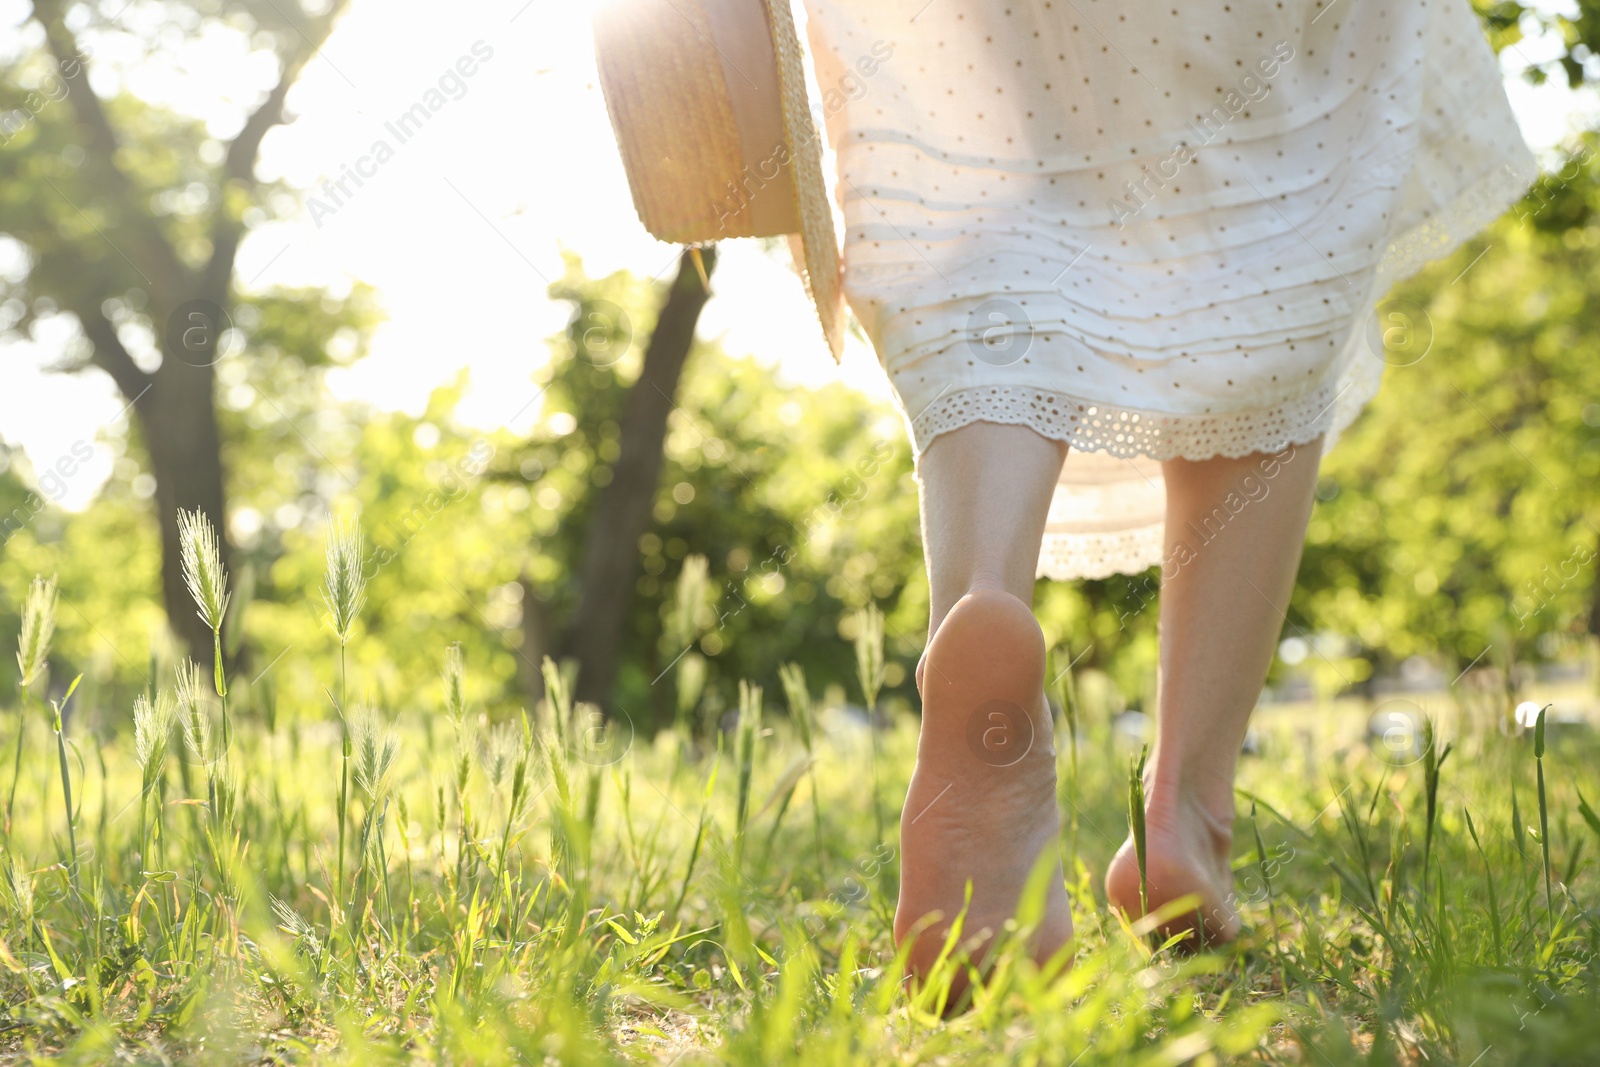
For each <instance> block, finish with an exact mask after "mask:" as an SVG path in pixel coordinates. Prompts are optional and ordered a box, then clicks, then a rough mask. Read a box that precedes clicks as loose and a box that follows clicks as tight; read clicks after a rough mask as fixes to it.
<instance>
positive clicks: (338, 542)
mask: <svg viewBox="0 0 1600 1067" xmlns="http://www.w3.org/2000/svg"><path fill="white" fill-rule="evenodd" d="M364 554H365V552H364V549H363V547H362V542H361V526H360V524H359V523H356V522H353V521H347V520H345V519H343V518H341V519H339V520H337V521H336V522H335V523H334V524H333V527H332V528H331V529H330V530H329V531H328V567H327V574H326V576H325V577H324V579H323V585H322V599H323V600H324V601H326V602H327V605H328V614H329V620H330V622H331V623H332V624H333V632H334V634H335V635H336V636H337V637H338V638H339V643H340V644H341V645H343V644H348V643H349V641H350V634H351V632H352V631H353V630H354V629H355V624H356V617H357V616H358V615H360V614H361V607H362V605H363V604H365V603H366V600H367V579H366V575H365V574H363V573H362V569H361V561H362V557H363V556H364Z"/></svg>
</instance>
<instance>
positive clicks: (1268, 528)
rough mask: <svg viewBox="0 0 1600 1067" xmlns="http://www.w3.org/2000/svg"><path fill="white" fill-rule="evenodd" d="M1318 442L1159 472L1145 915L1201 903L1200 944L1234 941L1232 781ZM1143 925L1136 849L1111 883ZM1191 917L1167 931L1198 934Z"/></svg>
mask: <svg viewBox="0 0 1600 1067" xmlns="http://www.w3.org/2000/svg"><path fill="white" fill-rule="evenodd" d="M1321 452H1322V441H1321V439H1320V438H1319V439H1317V440H1316V441H1314V442H1312V443H1310V444H1305V445H1296V446H1293V447H1292V448H1291V449H1289V450H1286V451H1285V452H1282V453H1279V454H1277V455H1275V456H1269V455H1264V454H1257V455H1253V456H1246V457H1244V458H1242V459H1227V458H1218V459H1210V460H1205V461H1202V462H1189V461H1185V460H1175V461H1172V462H1169V463H1165V464H1163V465H1162V473H1163V475H1164V477H1165V478H1166V484H1167V515H1166V552H1165V554H1164V557H1163V559H1164V561H1165V562H1164V563H1163V566H1162V575H1161V668H1160V679H1159V685H1158V693H1159V698H1158V699H1159V709H1158V718H1157V733H1156V744H1155V748H1154V750H1153V752H1152V753H1151V759H1150V763H1149V765H1148V767H1147V769H1146V773H1145V791H1146V805H1145V807H1146V816H1145V822H1146V840H1147V844H1146V867H1147V875H1148V883H1149V902H1150V908H1151V910H1155V909H1156V908H1158V907H1160V906H1161V905H1163V904H1166V903H1168V902H1170V901H1173V900H1177V899H1178V898H1180V897H1183V896H1187V895H1189V894H1195V895H1197V896H1198V897H1199V899H1200V907H1199V909H1198V918H1199V919H1200V920H1202V923H1203V936H1204V938H1205V939H1206V940H1208V941H1212V942H1219V941H1226V940H1228V939H1230V938H1232V937H1233V936H1234V935H1235V934H1237V933H1238V929H1239V916H1238V912H1237V911H1236V910H1235V908H1234V904H1233V899H1232V897H1233V879H1232V874H1231V871H1230V868H1229V858H1230V849H1231V845H1232V839H1233V814H1234V809H1233V776H1234V769H1235V765H1236V763H1237V762H1238V757H1239V747H1240V745H1241V744H1242V743H1243V741H1244V735H1245V728H1246V726H1247V725H1248V723H1249V720H1250V712H1251V710H1252V709H1253V708H1254V707H1255V704H1256V699H1257V698H1258V697H1259V696H1260V693H1261V686H1262V684H1263V683H1264V682H1265V681H1266V677H1267V668H1268V667H1269V666H1270V665H1271V663H1272V655H1273V650H1274V648H1275V647H1276V645H1277V641H1278V636H1279V633H1280V631H1281V630H1282V627H1283V623H1284V618H1285V612H1286V611H1287V610H1288V606H1289V596H1290V594H1291V593H1292V592H1293V590H1294V579H1295V572H1296V571H1297V570H1298V569H1299V566H1300V550H1301V548H1302V546H1303V545H1304V542H1305V531H1306V521H1307V519H1308V518H1309V517H1310V514H1311V499H1312V493H1313V490H1314V489H1315V487H1316V480H1317V462H1318V459H1319V457H1320V456H1321ZM1106 893H1107V896H1109V897H1110V899H1111V902H1112V903H1113V904H1115V905H1117V906H1119V907H1121V908H1122V909H1123V910H1125V911H1127V912H1128V913H1129V914H1130V915H1135V916H1137V915H1139V914H1140V901H1139V869H1138V860H1137V858H1136V856H1135V854H1134V850H1133V842H1132V840H1131V839H1130V840H1129V841H1128V842H1126V843H1125V844H1124V845H1123V846H1122V849H1121V851H1119V852H1118V853H1117V855H1116V858H1115V859H1113V860H1112V861H1111V868H1110V870H1109V872H1108V873H1107V875H1106ZM1196 917H1197V916H1195V915H1193V914H1191V915H1189V916H1188V917H1187V919H1180V920H1177V921H1174V922H1172V923H1170V924H1168V930H1169V931H1176V930H1178V929H1193V928H1194V927H1195V926H1196V922H1195V919H1196Z"/></svg>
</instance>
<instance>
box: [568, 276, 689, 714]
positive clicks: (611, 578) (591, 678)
mask: <svg viewBox="0 0 1600 1067" xmlns="http://www.w3.org/2000/svg"><path fill="white" fill-rule="evenodd" d="M701 257H702V262H703V263H704V264H705V269H706V275H707V277H708V278H709V276H710V273H711V271H712V269H713V268H714V266H715V265H716V253H715V249H713V248H706V249H702V250H701ZM710 295H711V294H710V293H709V292H708V291H707V289H706V287H705V284H704V283H703V282H702V281H701V279H700V272H699V270H698V269H696V267H695V264H694V261H693V259H692V258H691V255H690V253H689V252H688V251H685V252H684V253H683V255H682V256H680V257H679V259H678V275H677V277H676V278H674V279H673V281H672V286H671V288H669V289H668V290H667V296H666V299H665V300H664V301H663V302H662V305H661V314H660V316H659V317H658V318H657V320H656V328H655V333H653V334H652V335H651V336H650V343H649V344H648V345H647V346H646V347H645V352H644V366H643V367H642V368H641V369H640V371H639V379H638V381H636V382H634V384H633V386H632V387H631V388H630V389H629V390H628V398H627V400H626V401H625V403H624V405H623V413H622V420H621V421H622V428H621V437H620V439H619V440H618V454H617V461H616V462H615V463H614V464H612V466H611V482H610V484H608V485H607V486H606V487H605V488H604V489H603V490H602V491H601V494H600V499H599V501H598V503H597V504H596V506H595V510H594V517H593V518H592V519H591V520H590V523H589V528H588V537H587V544H586V547H585V549H584V554H583V560H582V563H581V564H580V566H579V570H578V609H577V612H576V614H575V615H574V616H573V619H572V625H571V628H570V629H569V630H568V632H567V640H566V642H565V649H564V652H565V654H566V655H569V656H573V657H575V658H576V659H577V660H578V663H579V672H578V683H577V686H576V690H575V695H576V697H577V699H579V700H586V701H590V702H592V703H594V704H597V705H599V706H600V707H601V708H602V709H603V710H605V711H606V712H607V713H608V714H609V712H610V710H611V709H610V708H609V707H608V704H609V702H610V699H611V693H612V690H613V688H614V687H615V685H616V674H617V664H618V660H619V659H620V658H621V657H620V653H621V647H622V636H623V635H622V630H623V624H624V623H625V621H626V620H627V616H628V610H629V608H630V607H631V606H632V605H633V597H634V583H635V582H636V581H637V580H638V578H637V576H638V571H639V547H638V545H639V538H640V537H641V536H643V535H644V533H645V532H646V531H647V530H649V528H650V513H651V509H652V507H653V505H654V503H655V496H656V483H657V482H658V481H659V480H660V476H661V461H662V448H663V446H664V444H665V442H666V436H667V417H668V416H669V415H670V414H671V413H672V407H673V397H674V396H675V395H676V394H677V391H678V381H679V379H680V378H681V377H682V375H683V367H684V363H685V362H686V361H687V360H688V358H689V349H690V347H691V346H692V345H693V344H694V330H695V324H696V323H697V322H698V321H699V318H700V309H701V308H703V307H704V306H705V303H706V300H707V299H708V298H709V297H710Z"/></svg>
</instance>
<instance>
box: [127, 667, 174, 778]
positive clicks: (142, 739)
mask: <svg viewBox="0 0 1600 1067" xmlns="http://www.w3.org/2000/svg"><path fill="white" fill-rule="evenodd" d="M177 717H178V705H177V701H176V700H174V699H173V696H172V690H170V689H160V688H158V689H157V690H156V698H155V700H154V701H152V700H151V699H150V698H149V697H147V696H145V695H144V694H143V693H140V694H139V695H138V696H136V697H134V698H133V748H134V753H135V755H136V756H137V757H138V760H139V769H140V770H141V771H143V772H145V774H146V776H148V775H149V773H150V769H151V767H152V766H154V767H158V768H159V767H160V766H161V764H162V763H163V762H164V761H165V760H166V758H167V742H168V741H169V740H170V739H171V737H172V726H173V723H174V721H175V720H176V719H177Z"/></svg>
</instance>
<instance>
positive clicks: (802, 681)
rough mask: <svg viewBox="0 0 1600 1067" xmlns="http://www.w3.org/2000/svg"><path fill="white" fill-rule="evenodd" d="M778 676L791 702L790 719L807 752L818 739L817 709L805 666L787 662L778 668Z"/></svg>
mask: <svg viewBox="0 0 1600 1067" xmlns="http://www.w3.org/2000/svg"><path fill="white" fill-rule="evenodd" d="M778 678H779V679H780V680H781V681H782V682H783V695H784V698H785V699H786V700H787V701H788V703H789V720H790V722H792V723H793V724H794V730H795V733H797V734H799V735H800V743H801V744H802V745H804V746H805V749H806V751H807V752H810V751H811V746H812V745H813V744H814V743H815V739H816V715H815V712H816V709H815V706H814V705H813V704H812V702H811V690H810V689H808V688H807V687H806V672H805V668H804V667H801V666H800V664H798V663H785V664H784V665H783V666H781V667H779V668H778Z"/></svg>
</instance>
